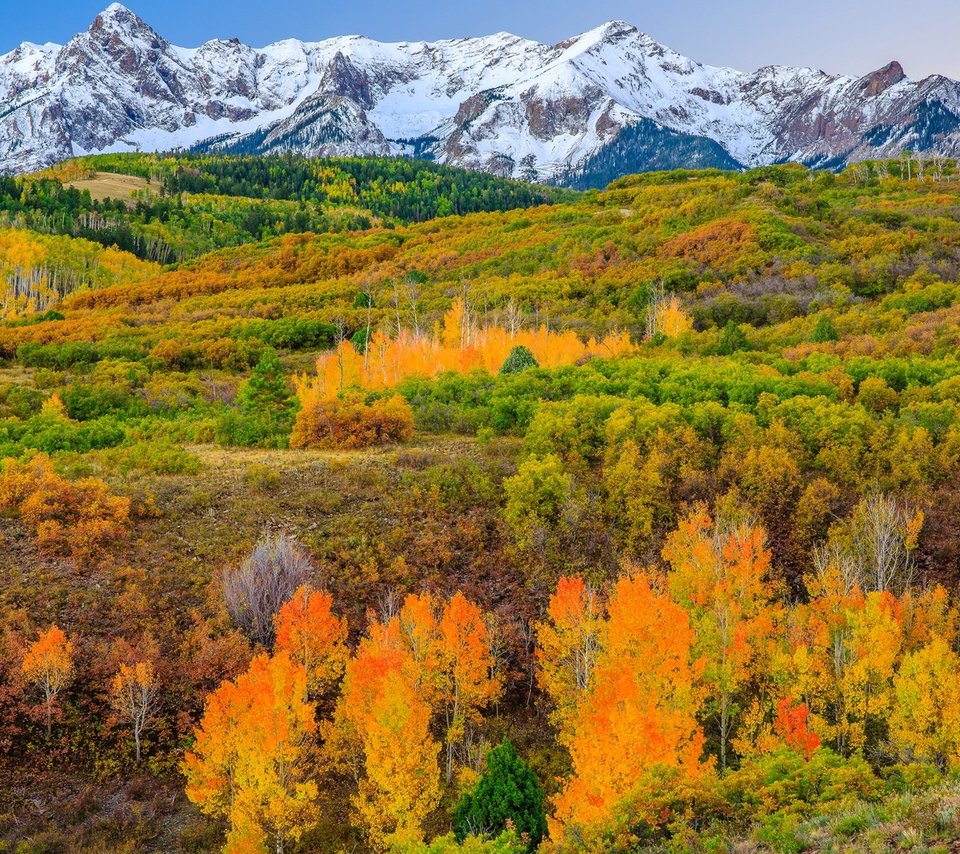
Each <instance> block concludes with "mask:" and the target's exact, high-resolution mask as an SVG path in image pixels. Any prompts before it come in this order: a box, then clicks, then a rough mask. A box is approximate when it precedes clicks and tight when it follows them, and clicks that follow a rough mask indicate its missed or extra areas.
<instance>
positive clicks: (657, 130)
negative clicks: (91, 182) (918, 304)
mask: <svg viewBox="0 0 960 854" xmlns="http://www.w3.org/2000/svg"><path fill="white" fill-rule="evenodd" d="M194 147H198V148H205V149H218V150H224V151H247V152H275V151H300V152H304V153H306V154H309V155H316V156H321V155H332V154H365V155H366V154H370V155H374V154H376V155H386V154H410V155H417V156H431V157H434V158H436V159H437V160H439V161H441V162H445V163H449V164H452V165H459V166H466V167H469V168H475V169H484V170H488V171H491V172H495V173H497V174H501V175H505V176H513V177H523V178H529V179H538V180H547V181H550V180H560V181H573V182H576V181H577V180H578V179H577V176H578V175H580V176H581V177H582V179H583V180H587V179H586V178H585V177H583V176H586V175H588V174H589V175H594V176H599V175H604V176H608V175H611V174H616V173H617V172H629V171H638V170H642V169H645V168H651V167H652V166H657V167H658V168H662V167H663V166H664V165H678V166H679V165H686V164H687V163H689V164H691V165H698V166H702V165H711V164H713V165H722V166H731V165H737V164H742V165H748V166H752V165H760V164H765V163H774V162H779V161H784V160H796V161H800V162H805V163H809V164H813V165H819V166H839V165H842V164H843V163H846V162H850V161H852V160H857V159H863V158H867V157H876V156H890V155H895V154H897V153H899V151H901V150H903V149H904V148H908V147H909V148H912V149H914V150H918V151H937V152H940V153H943V154H949V155H954V154H957V153H958V152H960V84H958V83H957V82H956V81H953V80H949V79H947V78H945V77H938V76H934V77H930V78H927V79H925V80H921V81H912V80H909V79H908V78H907V77H906V75H905V74H904V72H903V69H902V68H901V67H900V66H899V64H898V63H891V64H890V65H888V66H886V67H885V68H883V69H880V70H878V71H876V72H874V73H873V74H870V75H867V76H865V77H863V78H854V77H838V76H832V75H829V74H826V73H825V72H822V71H815V70H812V69H806V68H788V67H779V66H777V67H774V66H771V67H766V68H761V69H759V70H757V71H755V72H753V73H744V72H740V71H735V70H733V69H729V68H715V67H711V66H708V65H702V64H700V63H698V62H695V61H693V60H691V59H689V58H687V57H684V56H681V55H680V54H678V53H676V52H675V51H672V50H671V49H670V48H667V47H665V46H663V45H661V44H659V43H658V42H656V41H655V40H654V39H653V38H651V37H650V36H648V35H646V34H644V33H642V32H640V31H638V30H637V29H636V28H634V27H632V26H630V25H629V24H626V23H623V22H620V21H613V22H610V23H607V24H604V25H602V26H600V27H598V28H596V29H594V30H591V31H590V32H587V33H584V34H582V35H580V36H577V37H575V38H571V39H568V40H567V41H564V42H561V43H560V44H557V45H544V44H540V43H538V42H535V41H530V40H527V39H522V38H519V37H517V36H513V35H510V34H508V33H497V34H495V35H492V36H486V37H483V38H470V39H455V40H449V41H440V42H434V43H426V42H409V43H407V42H404V43H397V44H383V43H380V42H376V41H372V40H370V39H367V38H363V37H361V36H346V37H338V38H333V39H328V40H326V41H322V42H312V43H311V42H301V41H297V40H294V39H290V40H287V41H282V42H277V43H276V44H272V45H268V46H267V47H265V48H260V49H257V48H252V47H249V46H247V45H244V44H241V43H240V42H239V41H237V40H235V39H234V40H230V41H222V40H214V41H210V42H207V43H206V44H204V45H201V46H200V47H198V48H182V47H177V46H175V45H172V44H170V43H169V42H168V41H166V40H165V39H164V38H163V37H162V36H160V35H159V34H158V33H157V32H155V31H154V30H153V28H152V27H150V26H149V25H148V24H147V23H146V22H144V21H143V20H142V19H141V18H139V17H138V16H137V15H135V14H134V13H133V12H131V11H130V10H129V9H127V8H126V7H124V6H122V5H120V4H118V3H114V4H113V5H111V6H109V7H108V8H107V9H105V10H104V11H103V12H102V13H101V14H100V15H98V16H97V17H96V19H95V20H94V21H93V23H92V24H91V26H90V28H89V29H88V30H87V31H86V32H84V33H80V34H78V35H77V36H75V37H74V38H72V39H71V40H70V41H69V42H68V43H67V44H66V45H63V46H59V45H52V44H47V45H35V44H30V43H24V44H22V45H21V46H20V47H18V48H17V49H16V50H14V51H12V52H11V53H8V54H6V55H4V56H0V171H5V172H23V171H29V170H33V169H37V168H41V167H43V166H46V165H49V164H51V163H54V162H56V161H57V160H60V159H63V158H66V157H70V156H73V155H77V154H84V153H91V152H97V151H124V150H168V149H172V148H194ZM591 180H593V179H591Z"/></svg>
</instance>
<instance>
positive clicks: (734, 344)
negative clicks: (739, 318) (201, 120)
mask: <svg viewBox="0 0 960 854" xmlns="http://www.w3.org/2000/svg"><path fill="white" fill-rule="evenodd" d="M746 349H747V336H746V333H745V332H744V331H743V327H742V326H741V325H740V324H739V323H734V322H733V321H732V320H730V321H727V325H726V326H724V327H723V332H721V333H720V342H719V343H718V344H717V355H719V356H729V355H730V354H731V353H736V352H737V350H746Z"/></svg>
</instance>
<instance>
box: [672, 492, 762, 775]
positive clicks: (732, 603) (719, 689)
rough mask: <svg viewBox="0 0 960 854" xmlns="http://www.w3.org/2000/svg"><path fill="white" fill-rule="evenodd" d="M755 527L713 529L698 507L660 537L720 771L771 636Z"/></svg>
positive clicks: (758, 532)
mask: <svg viewBox="0 0 960 854" xmlns="http://www.w3.org/2000/svg"><path fill="white" fill-rule="evenodd" d="M765 539H766V538H765V534H764V532H763V530H762V529H760V528H756V527H752V526H750V525H745V524H743V525H740V526H738V527H736V528H733V529H725V528H724V527H723V526H722V525H720V524H715V523H714V521H713V520H712V519H711V518H710V515H709V513H707V510H706V508H705V507H703V506H700V507H698V508H697V509H696V510H695V511H694V512H693V513H692V514H691V515H690V516H689V517H687V518H686V519H684V520H683V521H682V522H681V523H680V526H679V527H678V529H677V530H676V531H674V532H673V533H672V534H671V535H670V536H669V537H667V542H666V545H665V546H664V548H663V557H664V559H665V560H666V561H667V563H669V564H670V572H669V573H668V575H667V585H668V587H669V590H670V593H671V594H672V595H673V598H674V599H675V600H676V601H677V602H678V603H679V604H680V605H682V606H683V607H684V608H685V609H686V610H687V612H688V613H689V614H690V620H691V623H692V625H693V628H694V631H695V632H696V637H697V643H696V651H697V655H698V656H702V657H703V659H704V662H705V671H704V677H703V678H704V682H705V684H706V686H707V688H708V691H709V694H710V696H709V701H708V709H710V710H711V711H712V712H713V714H714V715H715V717H716V726H717V736H718V740H719V746H720V749H719V754H720V756H719V759H720V768H721V770H724V769H726V767H727V752H728V746H729V742H730V738H731V734H732V732H733V728H734V724H735V721H736V715H737V712H738V707H737V697H738V693H739V692H740V690H741V689H742V687H743V686H744V685H745V684H746V683H747V682H748V681H749V680H750V679H751V677H752V676H753V674H754V672H755V670H756V669H757V666H758V658H759V656H760V655H761V653H762V651H763V647H764V646H765V645H766V642H767V640H768V639H769V638H770V637H771V636H772V634H773V616H774V615H773V607H772V599H773V595H772V590H771V587H770V584H769V582H768V579H767V576H768V573H769V571H770V552H769V550H768V549H767V547H766V543H765Z"/></svg>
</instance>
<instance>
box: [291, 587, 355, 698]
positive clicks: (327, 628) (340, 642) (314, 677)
mask: <svg viewBox="0 0 960 854" xmlns="http://www.w3.org/2000/svg"><path fill="white" fill-rule="evenodd" d="M332 607H333V597H331V596H330V594H329V593H324V592H321V591H318V590H314V589H313V588H312V587H310V586H309V585H304V586H301V587H300V588H298V590H297V591H296V593H294V594H293V597H292V598H291V599H290V600H289V601H287V602H286V603H284V605H283V606H281V608H280V610H279V611H278V612H277V615H276V617H275V618H274V624H275V626H276V641H275V643H274V649H275V651H277V652H287V653H289V654H290V658H291V659H292V660H293V661H294V662H295V663H297V664H300V665H301V666H302V667H303V668H304V670H306V673H307V693H308V695H309V696H311V697H313V698H314V699H316V698H317V697H318V696H320V695H322V694H324V693H325V692H327V691H328V690H329V689H330V688H332V687H333V686H334V685H335V684H336V682H337V680H338V679H339V678H340V677H341V676H342V675H343V668H344V665H345V664H346V660H347V621H346V620H344V619H342V618H340V617H337V616H336V615H335V614H334V613H333V610H332Z"/></svg>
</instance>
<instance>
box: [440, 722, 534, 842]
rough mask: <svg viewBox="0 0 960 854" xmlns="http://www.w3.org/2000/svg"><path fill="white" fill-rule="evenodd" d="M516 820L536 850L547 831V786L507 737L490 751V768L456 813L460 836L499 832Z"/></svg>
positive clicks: (463, 798)
mask: <svg viewBox="0 0 960 854" xmlns="http://www.w3.org/2000/svg"><path fill="white" fill-rule="evenodd" d="M507 822H510V823H512V825H513V826H514V827H515V828H516V830H517V832H518V833H520V834H522V835H524V837H525V838H527V839H528V840H529V842H528V846H527V847H528V850H530V851H533V850H535V849H536V848H537V846H538V845H539V844H540V840H541V839H543V837H544V836H545V835H546V833H547V820H546V817H545V815H544V811H543V789H542V788H541V787H540V781H539V780H538V779H537V775H536V774H534V773H533V771H532V770H531V769H530V766H529V765H528V764H527V763H526V762H525V761H524V760H523V759H521V758H520V757H519V756H518V755H517V752H516V750H514V748H513V745H512V744H511V743H510V742H509V741H504V742H503V743H502V744H501V745H500V746H499V747H495V748H493V749H492V750H491V751H490V752H489V753H488V754H487V770H486V771H485V772H484V774H483V776H482V777H481V778H480V780H479V781H478V782H477V785H476V786H475V787H474V789H473V790H472V791H470V792H465V793H464V794H463V796H462V797H461V798H460V802H459V803H458V804H457V806H456V809H455V810H454V813H453V826H454V831H455V833H456V836H457V839H458V840H460V841H463V839H464V838H466V837H467V836H468V835H470V834H476V835H479V834H484V835H489V836H497V835H499V834H500V833H502V832H503V831H504V830H506V829H507Z"/></svg>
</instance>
